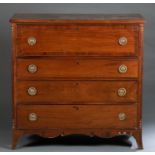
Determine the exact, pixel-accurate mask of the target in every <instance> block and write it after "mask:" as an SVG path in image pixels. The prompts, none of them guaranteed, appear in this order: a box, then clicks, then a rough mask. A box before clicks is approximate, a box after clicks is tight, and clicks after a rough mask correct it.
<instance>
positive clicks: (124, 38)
mask: <svg viewBox="0 0 155 155" xmlns="http://www.w3.org/2000/svg"><path fill="white" fill-rule="evenodd" d="M118 43H119V44H120V45H121V46H124V45H126V44H127V43H128V40H127V38H126V37H120V38H119V40H118Z"/></svg>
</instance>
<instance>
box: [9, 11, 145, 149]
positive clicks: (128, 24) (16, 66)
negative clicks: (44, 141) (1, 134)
mask: <svg viewBox="0 0 155 155" xmlns="http://www.w3.org/2000/svg"><path fill="white" fill-rule="evenodd" d="M10 22H11V24H12V41H13V141H12V148H13V149H14V148H15V147H16V144H17V142H18V139H19V138H20V137H21V136H23V135H31V134H37V135H40V136H44V137H49V138H50V137H56V136H59V135H61V136H64V135H70V134H84V135H89V136H99V137H113V136H118V135H129V136H134V137H135V139H136V140H137V144H138V148H139V149H141V148H143V145H142V78H143V74H142V73H143V67H142V66H143V31H144V19H143V17H142V16H141V15H138V14H128V15H102V14H98V15H80V14H79V15H78V14H75V15H70V14H64V15H62V14H16V15H14V16H13V17H12V18H11V20H10Z"/></svg>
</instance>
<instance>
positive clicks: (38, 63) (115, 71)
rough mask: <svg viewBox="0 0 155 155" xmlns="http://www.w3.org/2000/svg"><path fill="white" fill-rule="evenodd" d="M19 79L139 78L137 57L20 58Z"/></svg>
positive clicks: (18, 64) (18, 61)
mask: <svg viewBox="0 0 155 155" xmlns="http://www.w3.org/2000/svg"><path fill="white" fill-rule="evenodd" d="M17 77H18V79H27V78H30V79H39V78H40V79H45V78H108V77H110V78H121V77H122V78H137V77H138V61H137V60H135V59H127V60H122V59H117V60H108V59H90V58H89V59H82V58H79V59H78V58H77V59H76V58H74V59H69V58H68V59H53V58H51V59H47V58H46V59H18V60H17Z"/></svg>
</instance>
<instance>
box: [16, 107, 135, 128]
mask: <svg viewBox="0 0 155 155" xmlns="http://www.w3.org/2000/svg"><path fill="white" fill-rule="evenodd" d="M121 112H124V113H125V114H126V120H124V121H120V120H119V119H118V114H119V113H121ZM30 113H36V114H37V116H38V119H37V121H33V122H31V121H29V120H28V116H29V114H30ZM136 113H137V109H136V106H135V105H132V106H131V105H126V106H119V105H115V106H102V105H98V106H95V105H91V106H84V105H77V106H75V105H59V106H56V105H52V106H49V105H48V106H44V105H38V106H35V105H29V106H26V105H20V106H18V107H17V118H18V119H17V122H18V123H17V128H18V129H52V128H54V129H55V128H57V129H60V128H61V129H65V128H71V129H74V128H75V129H76V128H77V129H78V128H86V129H89V128H103V129H104V128H115V129H119V128H121V129H126V128H128V129H133V128H136V124H137V119H136Z"/></svg>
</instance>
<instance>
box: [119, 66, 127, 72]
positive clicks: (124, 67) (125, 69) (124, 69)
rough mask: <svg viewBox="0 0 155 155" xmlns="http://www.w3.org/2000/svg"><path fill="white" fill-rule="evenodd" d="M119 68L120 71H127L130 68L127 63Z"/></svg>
mask: <svg viewBox="0 0 155 155" xmlns="http://www.w3.org/2000/svg"><path fill="white" fill-rule="evenodd" d="M118 70H119V73H126V72H127V70H128V67H127V66H126V65H124V64H122V65H120V66H119V68H118Z"/></svg>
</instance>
